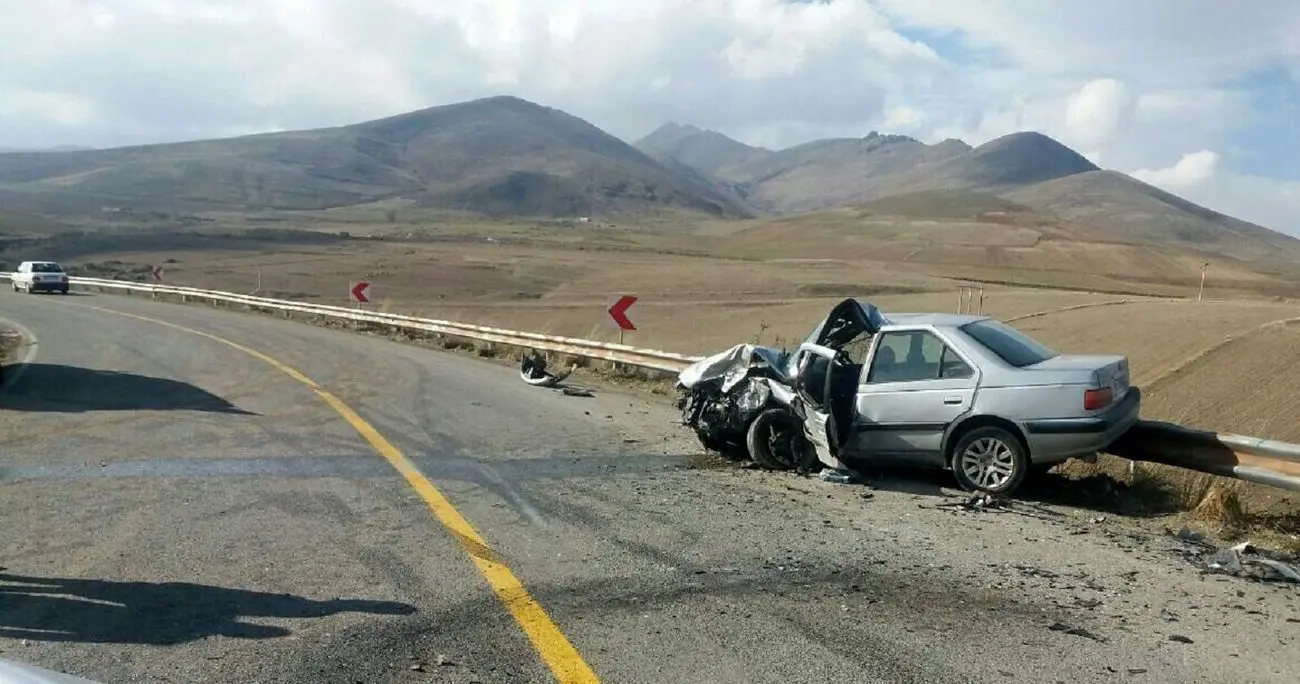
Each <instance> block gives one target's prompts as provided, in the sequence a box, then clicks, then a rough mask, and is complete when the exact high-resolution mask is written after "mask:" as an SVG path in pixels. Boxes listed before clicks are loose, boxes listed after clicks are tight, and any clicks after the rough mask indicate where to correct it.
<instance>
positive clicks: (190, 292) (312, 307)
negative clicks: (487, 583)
mask: <svg viewBox="0 0 1300 684" xmlns="http://www.w3.org/2000/svg"><path fill="white" fill-rule="evenodd" d="M9 276H10V274H8V273H5V274H0V278H4V279H8V278H9ZM68 280H69V283H70V284H72V285H75V286H78V287H92V288H97V289H101V290H104V289H107V290H125V291H127V292H147V293H149V294H150V295H152V296H154V297H156V296H157V295H160V294H162V295H174V296H179V297H181V298H182V299H188V298H195V299H200V300H208V301H212V302H230V303H232V304H243V305H245V306H249V307H255V308H262V309H270V310H275V311H289V312H294V313H300V314H307V315H315V316H323V317H329V318H336V319H342V320H349V321H356V322H361V323H373V324H376V325H386V326H390V327H394V328H404V329H408V330H419V331H422V332H430V333H435V334H442V335H451V336H456V337H464V338H468V339H474V340H479V341H483V342H493V343H497V344H504V345H507V346H515V347H526V348H529V349H537V350H541V351H549V352H556V353H561V354H568V355H570V356H579V357H583V358H589V359H600V360H605V361H611V362H614V363H621V364H626V365H630V366H637V367H641V368H650V369H654V370H659V371H664V372H670V373H676V372H678V371H680V370H682V369H683V368H685V367H686V366H688V365H690V364H691V363H694V362H695V361H698V360H699V359H700V358H701V357H698V356H689V355H686V354H676V353H673V352H665V351H659V350H657V349H643V348H640V347H633V346H630V345H625V344H616V343H612V342H598V341H595V340H585V339H581V338H576V337H562V336H557V335H543V334H541V333H533V332H521V331H518V330H506V329H504V328H493V327H489V326H483V325H473V324H470V323H461V322H458V321H444V320H437V319H429V318H418V317H416V316H406V315H402V314H392V313H385V312H382V311H366V310H364V309H354V308H348V307H345V306H333V305H328V304H312V303H309V302H295V301H292V300H287V299H272V298H270V297H257V296H253V295H244V294H238V293H234V292H221V291H219V290H202V289H199V288H194V287H180V286H176V285H153V284H149V283H135V282H129V281H124V280H109V279H105V278H82V277H75V276H74V277H71V278H69V279H68Z"/></svg>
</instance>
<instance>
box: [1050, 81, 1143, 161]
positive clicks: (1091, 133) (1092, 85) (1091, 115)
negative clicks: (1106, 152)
mask: <svg viewBox="0 0 1300 684" xmlns="http://www.w3.org/2000/svg"><path fill="white" fill-rule="evenodd" d="M1133 110H1134V100H1133V94H1132V93H1130V92H1129V89H1128V87H1127V86H1125V85H1124V84H1123V83H1122V82H1120V81H1117V80H1115V79H1113V78H1099V79H1097V80H1095V81H1089V82H1088V83H1087V84H1086V85H1084V86H1083V88H1081V89H1080V90H1079V92H1078V93H1076V94H1075V95H1074V96H1073V97H1071V98H1070V102H1069V106H1068V107H1067V108H1066V111H1065V124H1066V127H1067V130H1068V131H1069V132H1070V136H1071V137H1072V138H1074V139H1076V140H1078V141H1080V142H1081V143H1082V144H1084V145H1085V146H1087V147H1088V148H1090V149H1091V148H1094V147H1096V146H1097V145H1105V144H1107V143H1109V142H1110V141H1111V140H1113V139H1114V138H1115V136H1116V135H1117V134H1119V133H1120V132H1121V131H1122V130H1123V128H1124V127H1126V126H1127V125H1128V124H1129V122H1130V121H1131V120H1132V118H1133Z"/></svg>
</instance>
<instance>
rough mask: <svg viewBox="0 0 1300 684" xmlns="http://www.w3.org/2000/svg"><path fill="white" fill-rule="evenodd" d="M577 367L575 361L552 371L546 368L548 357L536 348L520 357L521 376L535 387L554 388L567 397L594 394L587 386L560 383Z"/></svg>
mask: <svg viewBox="0 0 1300 684" xmlns="http://www.w3.org/2000/svg"><path fill="white" fill-rule="evenodd" d="M577 368H578V364H576V363H575V364H572V365H570V366H569V367H568V368H566V369H564V370H563V371H560V372H559V373H552V372H550V371H548V370H547V369H546V357H545V356H544V355H543V354H542V353H541V352H538V351H537V350H536V349H530V350H528V351H527V352H525V353H524V354H523V356H522V357H521V358H520V359H519V378H520V379H521V380H523V381H524V382H526V383H528V384H530V385H532V386H534V387H546V388H549V389H553V390H555V391H557V392H559V393H561V394H563V395H565V396H567V397H590V396H594V395H593V394H592V392H591V390H589V389H587V388H585V387H573V386H570V385H561V384H560V383H562V382H564V381H565V380H566V379H568V377H569V376H570V375H572V374H573V371H575V370H577Z"/></svg>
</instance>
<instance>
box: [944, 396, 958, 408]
mask: <svg viewBox="0 0 1300 684" xmlns="http://www.w3.org/2000/svg"><path fill="white" fill-rule="evenodd" d="M943 403H945V404H948V405H949V406H955V405H957V404H960V403H961V397H944V398H943Z"/></svg>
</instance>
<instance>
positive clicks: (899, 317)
mask: <svg viewBox="0 0 1300 684" xmlns="http://www.w3.org/2000/svg"><path fill="white" fill-rule="evenodd" d="M988 318H989V317H988V316H980V315H976V314H954V313H891V314H886V315H885V319H886V320H887V321H888V322H889V323H888V325H891V326H892V325H899V326H904V325H905V326H914V325H932V326H935V327H937V328H956V327H959V326H963V325H966V324H967V323H974V322H975V321H984V320H988Z"/></svg>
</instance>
